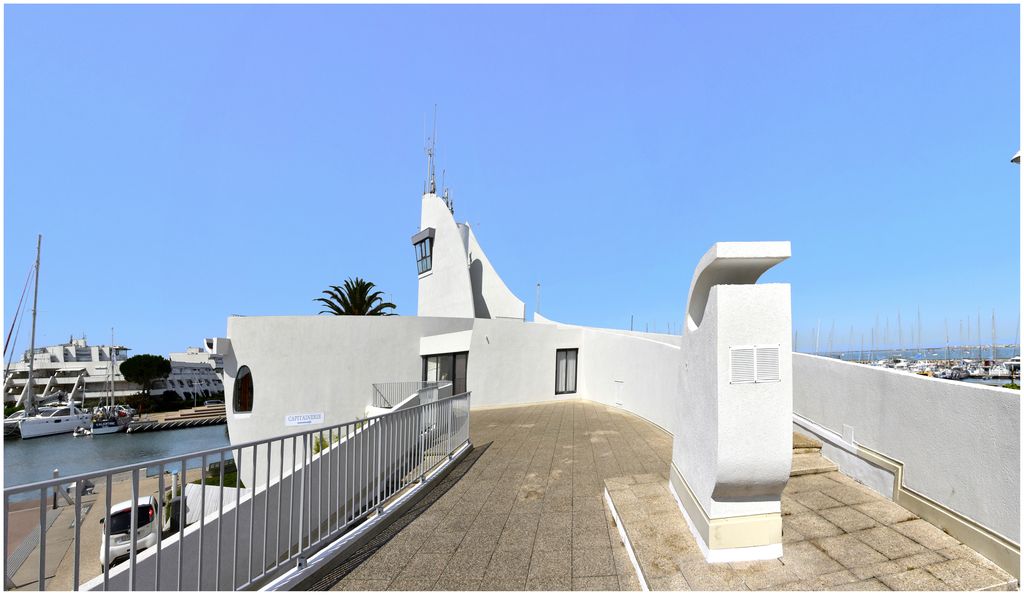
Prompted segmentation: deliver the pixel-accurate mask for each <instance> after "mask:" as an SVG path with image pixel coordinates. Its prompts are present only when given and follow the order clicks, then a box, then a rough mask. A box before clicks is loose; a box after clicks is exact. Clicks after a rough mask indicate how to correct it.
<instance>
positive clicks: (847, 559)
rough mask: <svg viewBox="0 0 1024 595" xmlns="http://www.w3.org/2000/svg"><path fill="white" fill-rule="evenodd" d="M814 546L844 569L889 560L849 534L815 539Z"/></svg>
mask: <svg viewBox="0 0 1024 595" xmlns="http://www.w3.org/2000/svg"><path fill="white" fill-rule="evenodd" d="M814 544H815V545H817V546H818V547H819V548H821V549H822V551H824V552H825V553H826V554H828V557H829V558H832V559H833V560H835V561H836V562H839V563H840V564H842V565H843V566H844V567H846V568H857V567H859V566H867V565H870V564H878V563H880V562H886V561H888V560H889V558H887V557H886V556H885V555H883V554H882V553H880V552H878V551H876V550H875V549H874V548H872V547H871V546H869V545H867V544H866V543H864V542H863V541H861V540H859V539H857V538H856V537H855V536H853V535H849V534H847V535H837V536H835V537H825V538H822V539H817V540H815V541H814ZM872 576H874V575H872ZM861 578H867V577H861Z"/></svg>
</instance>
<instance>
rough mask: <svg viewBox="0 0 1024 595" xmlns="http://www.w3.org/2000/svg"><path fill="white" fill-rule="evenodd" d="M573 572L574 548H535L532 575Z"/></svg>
mask: <svg viewBox="0 0 1024 595" xmlns="http://www.w3.org/2000/svg"><path fill="white" fill-rule="evenodd" d="M571 574H572V550H569V549H564V550H551V551H543V550H537V549H535V550H533V554H532V556H531V558H530V571H529V576H530V577H547V576H569V575H571Z"/></svg>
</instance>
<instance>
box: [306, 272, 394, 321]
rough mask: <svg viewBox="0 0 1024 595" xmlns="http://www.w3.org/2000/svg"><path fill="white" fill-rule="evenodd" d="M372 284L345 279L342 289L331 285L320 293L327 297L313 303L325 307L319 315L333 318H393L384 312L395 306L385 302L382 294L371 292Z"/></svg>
mask: <svg viewBox="0 0 1024 595" xmlns="http://www.w3.org/2000/svg"><path fill="white" fill-rule="evenodd" d="M373 288H374V284H373V283H370V282H369V281H365V280H363V279H360V278H359V277H356V278H355V279H351V278H349V279H345V283H344V285H343V286H342V287H338V286H337V285H331V288H330V289H325V290H324V291H322V292H321V293H323V294H324V295H326V296H327V297H321V298H316V299H314V300H313V301H314V302H320V303H322V304H323V305H324V306H326V307H327V309H326V310H321V311H320V313H321V314H334V315H335V316H394V314H395V313H394V312H386V311H385V310H387V309H388V308H390V309H392V310H394V309H395V305H394V304H392V303H391V302H385V301H384V298H383V297H382V296H383V293H382V292H380V291H373Z"/></svg>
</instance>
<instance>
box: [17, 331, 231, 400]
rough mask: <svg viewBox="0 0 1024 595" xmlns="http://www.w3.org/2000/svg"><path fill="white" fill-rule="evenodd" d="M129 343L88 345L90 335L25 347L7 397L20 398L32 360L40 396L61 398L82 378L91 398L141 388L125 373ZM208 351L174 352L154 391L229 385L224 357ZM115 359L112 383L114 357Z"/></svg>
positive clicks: (201, 390)
mask: <svg viewBox="0 0 1024 595" xmlns="http://www.w3.org/2000/svg"><path fill="white" fill-rule="evenodd" d="M129 351H130V349H129V348H128V347H125V346H123V345H89V344H88V342H87V340H86V338H85V337H81V338H78V339H76V338H74V337H71V338H69V339H68V341H67V342H66V343H61V344H59V345H50V346H46V347H38V348H36V350H35V353H34V354H30V353H29V352H28V350H26V351H25V353H24V355H23V356H22V358H21V359H20V360H18V361H15V362H12V363H11V365H10V367H9V368H8V369H7V370H6V371H5V375H4V389H3V390H4V392H3V396H4V403H16V402H18V401H19V399H20V398H21V396H22V394H23V393H24V391H25V385H26V383H27V382H28V376H29V360H30V359H31V360H32V368H33V370H32V376H33V379H34V380H33V383H32V390H33V394H35V395H36V398H37V399H40V400H45V399H50V398H56V399H60V398H63V397H65V396H66V395H68V394H70V393H71V391H72V389H73V388H74V386H75V383H76V382H79V379H81V383H82V392H83V398H84V399H85V401H86V403H88V402H89V401H93V400H97V401H98V400H99V399H104V398H107V397H108V396H110V395H111V394H113V396H114V397H115V398H122V397H127V396H129V395H133V394H135V393H137V392H139V386H138V385H137V384H135V383H132V382H128V381H127V380H125V379H124V376H122V375H121V371H120V363H121V362H123V361H124V360H126V359H128V357H129V355H128V352H129ZM204 355H205V356H209V354H208V353H204V352H202V351H201V350H199V349H198V348H194V347H191V348H188V349H187V350H186V351H185V352H184V353H172V354H170V357H169V359H170V361H171V373H170V375H169V376H168V377H167V378H166V379H164V380H159V381H157V382H156V383H155V384H154V386H153V387H152V389H151V391H150V392H151V394H153V395H160V394H163V393H164V392H167V391H174V392H176V393H177V394H179V395H181V396H182V397H184V398H192V397H193V394H195V396H200V397H208V396H211V395H213V394H216V393H220V392H221V391H223V390H224V387H223V383H222V381H221V378H220V375H219V374H218V371H217V366H218V365H219V361H218V360H219V358H211V357H205V358H204V357H203V356H204ZM112 360H113V366H114V370H113V386H111V369H110V367H111V361H112Z"/></svg>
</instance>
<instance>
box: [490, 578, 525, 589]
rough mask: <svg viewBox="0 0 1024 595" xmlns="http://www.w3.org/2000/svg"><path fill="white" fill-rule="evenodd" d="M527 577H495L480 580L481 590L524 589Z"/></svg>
mask: <svg viewBox="0 0 1024 595" xmlns="http://www.w3.org/2000/svg"><path fill="white" fill-rule="evenodd" d="M525 589H526V577H525V576H522V577H494V578H490V579H484V580H482V581H480V590H481V591H524V590H525Z"/></svg>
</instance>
